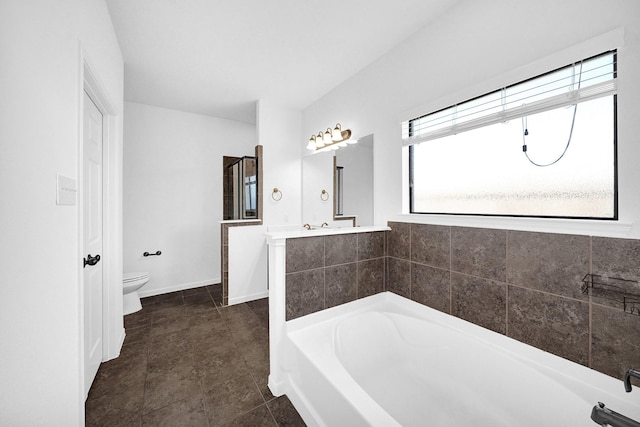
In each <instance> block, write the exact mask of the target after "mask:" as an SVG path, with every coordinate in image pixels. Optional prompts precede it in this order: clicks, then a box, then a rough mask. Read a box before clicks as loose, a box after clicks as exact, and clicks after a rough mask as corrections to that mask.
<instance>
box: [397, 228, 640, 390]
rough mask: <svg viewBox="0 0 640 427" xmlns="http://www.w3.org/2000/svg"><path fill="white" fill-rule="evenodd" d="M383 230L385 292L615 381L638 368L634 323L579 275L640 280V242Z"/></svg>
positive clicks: (634, 288) (639, 322)
mask: <svg viewBox="0 0 640 427" xmlns="http://www.w3.org/2000/svg"><path fill="white" fill-rule="evenodd" d="M388 225H389V227H390V229H391V230H390V231H387V275H388V277H387V282H386V284H387V285H386V289H387V290H389V291H392V292H395V293H397V294H400V295H403V296H406V297H408V298H411V299H413V300H414V301H417V302H420V303H422V304H425V305H428V306H430V307H433V308H435V309H437V310H440V311H442V312H445V313H448V314H452V315H454V316H457V317H460V318H463V319H465V320H467V321H470V322H473V323H475V324H478V325H480V326H483V327H485V328H488V329H491V330H494V331H496V332H500V333H502V334H505V335H507V336H509V337H511V338H514V339H516V340H519V341H522V342H524V343H526V344H529V345H532V346H534V347H538V348H540V349H542V350H545V351H548V352H550V353H553V354H556V355H558V356H561V357H564V358H566V359H568V360H571V361H573V362H576V363H580V364H582V365H585V366H588V367H590V368H592V369H595V370H597V371H600V372H603V373H605V374H607V375H610V376H612V377H615V378H618V379H620V378H622V376H623V374H624V372H625V371H626V370H627V369H629V368H632V367H635V368H638V367H640V339H639V337H640V316H635V315H631V314H628V313H624V312H623V311H622V304H621V303H617V302H615V301H611V300H607V299H603V298H597V297H595V296H593V297H592V296H589V295H584V294H583V293H582V290H581V287H582V279H583V277H584V276H585V275H586V274H587V273H591V274H598V275H603V276H607V277H620V278H624V279H630V280H639V279H640V240H634V239H618V238H607V237H590V236H577V235H566V234H555V233H537V232H525V231H512V230H495V229H486V228H470V227H453V226H441V225H426V224H414V223H407V222H389V223H388ZM626 290H627V291H629V292H634V293H636V294H640V287H638V285H637V284H633V283H630V284H627V289H626Z"/></svg>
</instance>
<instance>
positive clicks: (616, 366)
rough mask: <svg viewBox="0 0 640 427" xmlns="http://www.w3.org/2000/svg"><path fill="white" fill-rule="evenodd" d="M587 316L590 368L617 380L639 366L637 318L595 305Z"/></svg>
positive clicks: (638, 321) (639, 349) (639, 345)
mask: <svg viewBox="0 0 640 427" xmlns="http://www.w3.org/2000/svg"><path fill="white" fill-rule="evenodd" d="M591 316H592V321H591V324H592V325H593V326H592V328H593V331H592V333H591V342H592V343H591V367H592V368H593V369H596V370H598V371H600V372H604V373H605V374H607V375H611V376H612V377H614V378H619V379H622V378H623V376H624V373H625V372H626V371H627V369H631V368H634V369H640V317H638V316H633V315H630V314H628V313H625V312H623V311H621V310H617V309H612V308H608V307H602V306H599V305H595V304H594V305H593V307H592V308H591ZM620 387H622V385H620Z"/></svg>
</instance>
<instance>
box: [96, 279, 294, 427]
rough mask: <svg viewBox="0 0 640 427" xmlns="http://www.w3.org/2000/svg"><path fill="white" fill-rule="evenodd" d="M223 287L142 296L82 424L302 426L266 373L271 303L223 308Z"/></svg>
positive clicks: (104, 367)
mask: <svg viewBox="0 0 640 427" xmlns="http://www.w3.org/2000/svg"><path fill="white" fill-rule="evenodd" d="M220 288H221V286H220V285H211V286H207V287H202V288H196V289H189V290H185V291H178V292H173V293H170V294H163V295H157V296H154V297H149V298H143V299H142V304H143V307H144V308H143V309H142V310H141V311H139V312H137V313H133V314H131V315H128V316H125V318H124V321H125V327H126V332H127V336H126V340H125V343H124V346H123V348H122V352H121V354H120V357H118V358H117V359H114V360H111V361H109V362H105V363H103V364H102V365H101V366H100V369H99V371H98V375H97V376H96V379H95V381H94V383H93V385H92V387H91V390H90V392H89V397H88V399H87V401H86V405H85V406H86V410H85V416H86V421H85V423H86V425H87V426H127V427H129V426H154V427H155V426H198V427H206V426H210V427H213V426H219V425H225V426H232V425H235V426H258V425H264V426H267V425H269V426H278V425H281V426H304V422H303V421H302V419H301V418H300V416H299V415H298V413H297V411H296V410H295V408H294V407H293V405H291V402H289V400H288V399H287V397H286V396H282V397H280V398H274V396H273V395H271V393H270V392H269V390H268V388H267V386H266V382H267V374H268V372H269V350H268V340H269V330H268V300H267V299H261V300H256V301H251V302H247V303H242V304H238V305H234V306H231V307H222V306H221V302H222V296H221V295H222V290H221V289H220Z"/></svg>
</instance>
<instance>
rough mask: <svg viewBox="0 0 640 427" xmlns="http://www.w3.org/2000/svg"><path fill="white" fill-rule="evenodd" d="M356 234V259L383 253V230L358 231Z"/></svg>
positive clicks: (379, 255)
mask: <svg viewBox="0 0 640 427" xmlns="http://www.w3.org/2000/svg"><path fill="white" fill-rule="evenodd" d="M356 236H358V261H363V260H366V259H372V258H380V257H383V256H384V255H385V250H384V245H385V232H384V231H376V232H373V233H359V234H357V235H356Z"/></svg>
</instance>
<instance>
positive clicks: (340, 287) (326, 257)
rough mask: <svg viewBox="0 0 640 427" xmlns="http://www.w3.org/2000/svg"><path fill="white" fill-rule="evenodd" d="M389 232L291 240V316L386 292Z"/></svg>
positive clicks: (288, 255) (288, 244)
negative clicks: (386, 258)
mask: <svg viewBox="0 0 640 427" xmlns="http://www.w3.org/2000/svg"><path fill="white" fill-rule="evenodd" d="M385 240H386V238H385V232H384V231H375V232H365V233H352V234H335V235H322V236H310V237H300V238H293V239H287V240H286V279H285V282H286V285H285V286H286V320H292V319H295V318H297V317H300V316H304V315H307V314H311V313H314V312H316V311H320V310H324V309H326V308H330V307H334V306H336V305H339V304H344V303H346V302H349V301H353V300H355V299H358V298H363V297H365V296H369V295H373V294H375V293H378V292H383V291H384V290H385V285H384V284H385V276H386V274H385V267H386V266H385V264H386V263H385V253H386V250H385Z"/></svg>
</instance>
